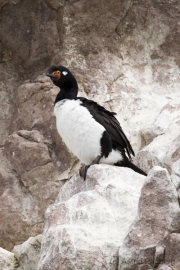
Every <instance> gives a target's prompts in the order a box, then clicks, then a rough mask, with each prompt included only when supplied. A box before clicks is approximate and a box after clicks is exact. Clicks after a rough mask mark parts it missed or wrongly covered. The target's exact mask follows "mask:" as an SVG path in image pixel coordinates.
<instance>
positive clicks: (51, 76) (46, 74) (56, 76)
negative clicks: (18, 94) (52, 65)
mask: <svg viewBox="0 0 180 270" xmlns="http://www.w3.org/2000/svg"><path fill="white" fill-rule="evenodd" d="M44 75H45V76H48V77H50V78H53V79H58V75H56V74H49V73H44Z"/></svg>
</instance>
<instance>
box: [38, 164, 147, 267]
mask: <svg viewBox="0 0 180 270" xmlns="http://www.w3.org/2000/svg"><path fill="white" fill-rule="evenodd" d="M144 178H145V177H144V176H142V175H140V174H137V173H135V172H134V171H132V170H131V169H128V168H118V167H113V166H108V165H94V166H92V167H91V168H90V169H89V170H88V175H87V179H86V181H84V180H83V179H82V178H81V177H79V174H77V175H75V176H74V177H73V178H71V180H70V181H69V182H67V183H66V184H65V185H64V186H63V189H62V190H61V191H60V194H59V196H58V199H57V200H56V203H55V204H54V205H52V206H50V207H49V208H48V210H47V212H46V226H45V229H44V234H43V241H42V249H41V260H40V263H39V269H45V268H47V267H49V265H51V268H53V269H54V270H56V269H83V270H85V269H109V270H110V269H117V265H118V247H119V246H120V245H121V244H122V242H123V240H124V237H125V236H126V234H127V232H128V230H129V226H130V225H131V223H132V221H133V220H134V218H135V216H136V214H137V207H138V199H139V195H140V191H141V187H142V185H143V182H144V181H143V180H144ZM47 250H48V252H47Z"/></svg>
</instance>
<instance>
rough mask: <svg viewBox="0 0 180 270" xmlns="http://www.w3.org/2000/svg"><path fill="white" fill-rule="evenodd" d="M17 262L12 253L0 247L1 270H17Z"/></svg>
mask: <svg viewBox="0 0 180 270" xmlns="http://www.w3.org/2000/svg"><path fill="white" fill-rule="evenodd" d="M15 266H17V262H16V259H15V256H14V254H13V253H12V252H9V251H7V250H5V249H3V248H1V247H0V268H1V270H15Z"/></svg>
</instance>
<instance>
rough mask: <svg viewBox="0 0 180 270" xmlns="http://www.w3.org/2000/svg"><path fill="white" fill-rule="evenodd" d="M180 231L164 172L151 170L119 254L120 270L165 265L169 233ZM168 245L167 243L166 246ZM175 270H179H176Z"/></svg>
mask: <svg viewBox="0 0 180 270" xmlns="http://www.w3.org/2000/svg"><path fill="white" fill-rule="evenodd" d="M179 230H180V209H179V203H178V196H177V192H176V189H175V187H174V184H173V183H172V181H171V179H170V177H169V174H168V172H167V170H166V169H163V168H161V167H159V166H156V167H154V168H153V169H152V170H151V171H150V172H149V174H148V177H147V178H146V180H145V183H144V186H143V188H142V191H141V196H140V199H139V208H138V215H137V217H136V219H135V221H134V222H133V224H132V226H131V228H130V230H129V232H128V234H127V236H126V238H125V240H124V242H123V245H122V246H121V247H120V250H119V268H118V269H119V270H134V269H140V268H139V267H142V269H146V268H143V267H145V265H148V267H149V268H147V269H153V267H154V266H156V267H157V266H158V265H159V264H161V263H162V262H164V261H165V257H164V256H165V254H166V252H165V246H166V240H167V238H168V235H169V233H172V232H174V231H179ZM167 245H169V244H168V242H167ZM176 269H178V268H176Z"/></svg>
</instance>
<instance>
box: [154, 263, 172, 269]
mask: <svg viewBox="0 0 180 270" xmlns="http://www.w3.org/2000/svg"><path fill="white" fill-rule="evenodd" d="M157 270H172V268H170V267H169V266H168V265H166V264H164V263H163V264H161V265H160V266H159V267H158V268H157Z"/></svg>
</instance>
